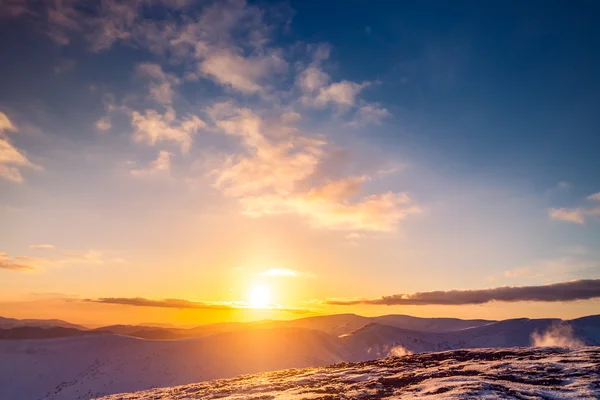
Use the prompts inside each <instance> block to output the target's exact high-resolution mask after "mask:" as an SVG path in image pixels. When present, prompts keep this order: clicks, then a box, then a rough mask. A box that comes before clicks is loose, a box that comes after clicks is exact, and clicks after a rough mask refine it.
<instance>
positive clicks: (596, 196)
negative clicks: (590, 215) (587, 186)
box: [587, 192, 600, 201]
mask: <svg viewBox="0 0 600 400" xmlns="http://www.w3.org/2000/svg"><path fill="white" fill-rule="evenodd" d="M587 198H588V200H596V201H600V192H598V193H594V194H591V195H589V196H588V197H587Z"/></svg>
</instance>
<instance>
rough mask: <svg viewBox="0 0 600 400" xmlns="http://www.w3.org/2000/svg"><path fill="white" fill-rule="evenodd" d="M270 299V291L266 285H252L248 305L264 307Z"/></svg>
mask: <svg viewBox="0 0 600 400" xmlns="http://www.w3.org/2000/svg"><path fill="white" fill-rule="evenodd" d="M270 301H271V292H270V291H269V288H268V287H266V286H254V287H253V288H252V290H251V291H250V306H252V307H254V308H266V307H268V306H269V303H270Z"/></svg>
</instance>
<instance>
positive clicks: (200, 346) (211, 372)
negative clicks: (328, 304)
mask: <svg viewBox="0 0 600 400" xmlns="http://www.w3.org/2000/svg"><path fill="white" fill-rule="evenodd" d="M377 320H379V321H383V322H389V323H395V324H396V325H398V326H392V325H387V324H383V323H381V322H376V321H377ZM460 321H462V320H451V319H450V320H442V321H440V320H432V321H427V319H421V318H417V319H414V320H412V319H411V318H406V316H386V317H381V318H377V317H376V318H366V317H360V316H356V315H353V314H343V315H333V316H321V317H311V318H302V319H298V320H295V321H261V322H255V323H249V324H242V323H231V324H229V323H227V324H214V325H205V326H200V327H197V328H193V329H171V328H167V329H163V328H160V327H148V326H145V327H140V326H127V325H119V326H112V327H105V328H100V329H99V330H87V331H79V330H76V329H72V330H71V329H70V328H38V327H24V328H12V329H9V330H4V331H3V330H0V338H2V334H6V333H7V332H8V333H10V334H12V333H14V332H15V331H14V329H29V330H32V332H33V333H31V332H30V333H29V335H30V336H28V337H38V336H35V335H39V334H44V335H49V334H51V333H52V332H54V331H55V330H61V329H62V330H65V329H67V330H69V331H70V334H69V335H70V336H71V337H62V338H55V339H44V340H40V339H36V340H0V399H3V400H4V399H8V400H12V399H15V400H17V399H18V400H20V399H32V400H36V399H56V400H59V399H69V400H70V399H88V398H90V397H92V396H100V395H108V394H111V393H118V392H127V391H134V390H143V389H149V388H155V387H165V386H173V385H181V384H188V383H193V382H200V381H205V380H211V379H219V378H227V377H233V376H236V375H240V374H247V373H258V372H264V371H274V370H280V369H287V368H302V367H313V366H323V365H328V364H332V363H339V362H354V361H366V360H373V359H377V358H382V357H387V356H390V355H405V354H412V353H424V352H436V351H444V350H452V349H463V348H500V347H521V346H531V345H535V346H563V347H573V346H577V347H579V346H583V345H600V316H590V317H584V318H579V319H575V320H571V321H562V320H559V319H526V318H522V319H513V320H506V321H499V322H497V321H482V320H475V321H464V322H460ZM407 325H408V326H410V327H416V326H418V327H420V328H422V329H423V330H422V331H418V330H415V329H406V328H404V326H407ZM140 330H142V331H143V332H144V334H145V335H151V334H154V333H153V332H155V333H156V335H157V338H159V339H165V336H166V335H172V337H173V338H175V339H176V340H147V339H139V338H136V337H132V336H126V335H136V334H139V332H140ZM112 332H116V333H112ZM136 332H138V333H136ZM31 335H34V336H31ZM187 336H193V337H187ZM40 337H47V336H40ZM148 337H152V336H148ZM182 337H183V338H184V339H182ZM166 338H168V336H167V337H166Z"/></svg>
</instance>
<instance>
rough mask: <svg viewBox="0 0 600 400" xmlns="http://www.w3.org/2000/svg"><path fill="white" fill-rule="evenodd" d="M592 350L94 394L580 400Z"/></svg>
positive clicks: (590, 391)
mask: <svg viewBox="0 0 600 400" xmlns="http://www.w3.org/2000/svg"><path fill="white" fill-rule="evenodd" d="M598 382H600V348H589V347H588V348H582V349H578V350H566V349H556V348H538V349H527V348H513V349H499V350H491V349H488V350H471V351H465V350H459V351H448V352H443V353H429V354H418V355H411V356H405V357H391V358H385V359H381V360H376V361H369V362H362V363H353V364H347V363H346V364H337V365H332V366H328V367H325V368H310V369H301V370H291V371H289V370H288V371H278V372H271V373H264V374H259V375H249V376H242V377H238V378H233V379H226V380H217V381H212V382H203V383H196V384H191V385H186V386H178V387H168V388H163V389H153V390H147V391H143V392H138V393H128V394H127V393H125V394H118V395H113V396H108V397H104V398H102V399H100V400H142V399H162V400H184V399H185V400H194V399H196V400H198V399H215V398H218V399H223V400H228V399H231V400H233V399H278V400H279V399H281V400H283V399H359V398H363V399H415V398H436V399H488V400H492V399H588V400H593V399H597V398H598V393H599V392H600V386H599V383H598Z"/></svg>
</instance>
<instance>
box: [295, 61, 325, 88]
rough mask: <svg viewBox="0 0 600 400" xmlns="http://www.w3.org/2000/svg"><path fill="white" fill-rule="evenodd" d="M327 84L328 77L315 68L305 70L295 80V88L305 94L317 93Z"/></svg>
mask: <svg viewBox="0 0 600 400" xmlns="http://www.w3.org/2000/svg"><path fill="white" fill-rule="evenodd" d="M328 84H329V75H327V74H326V73H325V72H323V71H321V69H320V68H318V67H315V66H311V67H308V68H306V69H305V70H304V71H302V73H300V74H299V75H298V77H297V78H296V86H298V87H299V88H300V89H301V90H302V91H304V92H306V93H317V92H319V91H320V90H321V89H324V88H325V87H326V86H327V85H328Z"/></svg>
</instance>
